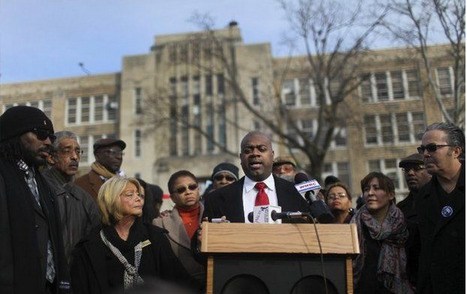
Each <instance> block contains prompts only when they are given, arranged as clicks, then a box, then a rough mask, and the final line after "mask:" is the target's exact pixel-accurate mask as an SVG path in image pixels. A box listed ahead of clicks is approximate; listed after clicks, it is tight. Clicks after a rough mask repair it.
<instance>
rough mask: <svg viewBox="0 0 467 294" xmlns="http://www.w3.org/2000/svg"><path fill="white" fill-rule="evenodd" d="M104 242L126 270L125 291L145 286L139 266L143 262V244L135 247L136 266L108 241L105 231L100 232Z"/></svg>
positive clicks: (124, 274)
mask: <svg viewBox="0 0 467 294" xmlns="http://www.w3.org/2000/svg"><path fill="white" fill-rule="evenodd" d="M100 235H101V239H102V242H104V244H105V245H106V246H107V247H108V248H109V249H110V251H112V253H113V254H114V255H115V256H116V257H117V258H118V260H120V262H121V263H122V264H123V267H124V268H125V272H124V273H123V287H124V289H125V290H127V289H129V288H132V287H134V286H136V285H140V284H143V283H144V281H143V279H142V278H141V276H140V275H139V274H138V268H139V264H140V262H141V255H142V254H143V245H142V242H139V243H138V244H137V245H136V246H135V265H134V266H133V265H131V264H130V263H129V262H128V260H126V258H125V257H124V256H123V254H122V253H121V252H120V250H118V249H117V248H116V247H115V246H114V245H112V243H110V242H109V240H107V238H106V237H105V235H104V231H102V230H101V231H100Z"/></svg>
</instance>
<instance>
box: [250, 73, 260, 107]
mask: <svg viewBox="0 0 467 294" xmlns="http://www.w3.org/2000/svg"><path fill="white" fill-rule="evenodd" d="M251 89H252V93H253V96H252V97H253V105H259V103H260V93H259V79H258V78H252V79H251Z"/></svg>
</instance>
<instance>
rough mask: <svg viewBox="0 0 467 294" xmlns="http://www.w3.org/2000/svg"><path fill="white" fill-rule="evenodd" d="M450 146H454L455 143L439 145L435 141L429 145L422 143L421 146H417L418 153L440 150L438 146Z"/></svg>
mask: <svg viewBox="0 0 467 294" xmlns="http://www.w3.org/2000/svg"><path fill="white" fill-rule="evenodd" d="M448 146H453V145H437V144H435V143H431V144H428V145H420V147H417V151H418V153H420V154H423V153H424V152H425V150H426V151H428V152H435V151H436V150H438V148H442V147H448Z"/></svg>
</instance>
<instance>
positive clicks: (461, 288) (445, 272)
mask: <svg viewBox="0 0 467 294" xmlns="http://www.w3.org/2000/svg"><path fill="white" fill-rule="evenodd" d="M439 186H440V184H439V182H438V181H437V178H436V176H434V177H433V178H432V179H431V181H430V182H428V184H426V185H425V186H423V188H422V190H421V191H420V192H419V193H418V195H417V198H416V203H417V205H416V208H417V213H418V220H419V226H420V239H421V252H420V259H419V272H418V283H417V284H418V286H417V292H419V293H465V170H464V165H462V171H461V174H460V176H459V180H458V181H457V186H456V188H455V189H454V191H453V192H452V193H450V195H449V197H450V198H451V203H450V204H449V205H450V206H451V207H452V209H453V212H452V215H451V216H449V217H442V216H441V205H440V202H439V195H438V193H437V191H438V188H439Z"/></svg>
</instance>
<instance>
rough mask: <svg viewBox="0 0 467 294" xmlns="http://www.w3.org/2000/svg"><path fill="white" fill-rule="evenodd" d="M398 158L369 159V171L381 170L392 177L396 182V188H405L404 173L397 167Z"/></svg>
mask: <svg viewBox="0 0 467 294" xmlns="http://www.w3.org/2000/svg"><path fill="white" fill-rule="evenodd" d="M397 162H398V161H397V159H395V158H389V159H374V160H369V161H368V169H369V172H381V173H383V174H385V175H386V176H388V177H389V178H391V179H392V180H393V182H394V186H395V188H396V190H401V189H404V184H403V182H404V181H405V179H403V176H402V173H400V172H399V168H398V167H397Z"/></svg>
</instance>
